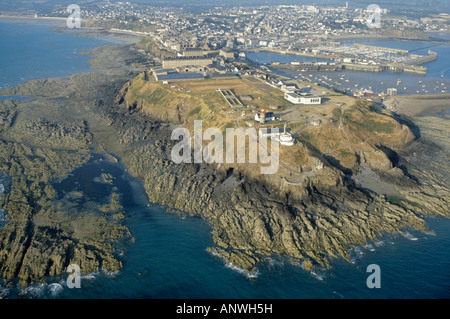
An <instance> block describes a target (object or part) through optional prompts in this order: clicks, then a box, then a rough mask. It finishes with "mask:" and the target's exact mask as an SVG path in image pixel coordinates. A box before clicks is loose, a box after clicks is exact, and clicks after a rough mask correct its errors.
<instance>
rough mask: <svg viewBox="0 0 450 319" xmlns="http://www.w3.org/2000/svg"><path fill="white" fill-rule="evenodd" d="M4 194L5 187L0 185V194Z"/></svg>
mask: <svg viewBox="0 0 450 319" xmlns="http://www.w3.org/2000/svg"><path fill="white" fill-rule="evenodd" d="M4 192H5V185H3V184H1V183H0V194H3V193H4Z"/></svg>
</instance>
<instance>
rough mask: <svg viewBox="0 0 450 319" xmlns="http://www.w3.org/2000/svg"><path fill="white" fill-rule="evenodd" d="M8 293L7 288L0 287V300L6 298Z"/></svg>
mask: <svg viewBox="0 0 450 319" xmlns="http://www.w3.org/2000/svg"><path fill="white" fill-rule="evenodd" d="M8 295H9V289H8V288H3V287H0V300H1V299H5V298H7V297H8Z"/></svg>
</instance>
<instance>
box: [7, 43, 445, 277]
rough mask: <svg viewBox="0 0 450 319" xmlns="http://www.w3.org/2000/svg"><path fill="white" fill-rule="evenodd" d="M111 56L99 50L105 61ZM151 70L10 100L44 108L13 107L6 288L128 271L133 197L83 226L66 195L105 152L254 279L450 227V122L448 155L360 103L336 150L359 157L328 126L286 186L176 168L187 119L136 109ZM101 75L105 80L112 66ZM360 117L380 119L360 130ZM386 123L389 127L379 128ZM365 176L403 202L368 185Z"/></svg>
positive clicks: (245, 171) (102, 206)
mask: <svg viewBox="0 0 450 319" xmlns="http://www.w3.org/2000/svg"><path fill="white" fill-rule="evenodd" d="M103 50H104V49H102V50H99V51H97V52H98V53H99V55H100V58H104V57H105V56H106V55H105V51H103ZM114 50H117V51H116V52H120V50H122V49H119V48H115V49H114ZM136 54H137V53H136ZM131 58H132V57H130V59H131ZM141 58H142V57H137V58H136V60H134V62H136V64H134V70H130V69H121V67H115V68H114V69H113V70H111V66H112V65H111V64H109V63H107V62H105V64H104V65H105V68H104V70H105V73H103V74H102V73H101V72H99V73H84V74H77V75H74V76H71V77H68V78H65V79H45V80H44V79H42V80H33V81H29V82H27V83H26V84H23V85H20V86H18V87H16V88H9V89H6V90H3V92H2V93H3V94H4V95H23V96H28V97H39V99H34V98H31V99H26V100H21V101H17V100H16V101H14V100H8V101H3V102H0V145H1V147H0V171H1V172H2V173H4V174H6V175H7V176H8V178H9V181H10V182H9V183H10V185H9V186H8V190H7V192H5V195H4V197H3V198H0V209H3V210H4V211H5V212H6V219H7V223H6V225H4V226H3V227H1V228H0V274H1V276H2V277H3V278H4V279H6V280H7V281H11V280H14V279H15V278H18V279H19V280H20V284H21V285H24V286H26V285H27V284H28V283H29V282H31V281H39V280H43V279H44V278H45V277H46V276H48V275H57V274H62V273H64V272H65V271H66V268H67V266H68V265H69V264H71V263H76V264H78V265H80V266H81V271H82V273H84V274H87V273H90V272H92V271H98V270H100V269H103V270H105V271H115V270H118V269H120V268H121V265H122V260H121V258H120V257H119V254H118V251H117V249H118V248H117V247H118V245H119V243H120V241H121V240H122V239H123V238H129V237H131V236H132V234H130V233H129V231H128V229H127V228H126V227H125V226H124V225H123V224H122V223H121V221H122V220H123V218H122V217H125V218H126V212H123V210H122V207H121V203H120V194H117V193H114V192H113V193H111V194H109V196H107V198H106V199H105V201H103V202H99V203H97V206H96V208H95V207H94V209H93V208H92V205H91V206H89V210H88V209H87V208H86V210H81V211H78V214H73V212H74V210H73V209H70V207H71V206H70V205H69V204H68V203H67V202H64V198H57V196H56V190H55V188H54V186H53V185H54V181H55V180H61V179H64V178H65V177H67V176H68V174H70V173H71V172H73V170H75V169H76V168H79V167H81V166H82V165H84V164H86V163H87V162H88V161H89V159H90V158H91V157H92V153H93V152H95V153H111V154H115V155H116V156H118V157H120V158H121V160H122V161H123V163H124V164H125V165H126V167H127V168H128V171H129V173H130V174H132V175H134V176H135V177H138V178H140V179H142V180H143V181H144V184H145V189H146V192H147V195H148V198H149V201H150V202H153V203H158V204H162V205H167V206H169V207H171V208H173V209H174V211H179V212H186V213H188V214H190V215H192V216H198V217H201V218H203V219H205V220H207V221H208V223H209V224H210V226H211V229H212V236H213V240H214V243H215V245H214V246H213V247H210V248H209V251H211V253H213V254H215V255H218V256H219V257H220V258H223V259H224V260H226V261H227V262H229V263H231V264H232V265H234V266H236V267H238V268H241V269H243V270H245V271H246V272H247V273H249V274H251V273H252V272H253V271H255V267H256V266H257V264H258V263H259V262H260V261H262V260H263V259H264V258H266V257H268V256H280V257H282V258H288V259H290V260H292V261H293V262H298V263H301V264H302V265H303V267H304V268H305V269H307V270H310V269H313V268H314V267H315V266H330V265H331V264H332V262H333V259H334V258H344V259H347V260H348V259H349V248H351V247H353V246H356V245H364V244H365V243H367V242H368V241H376V240H377V239H378V238H379V237H381V236H383V234H385V233H397V232H402V231H404V230H405V229H408V228H415V229H419V230H424V231H425V230H428V227H427V225H426V222H425V221H424V219H423V218H422V217H423V215H427V214H439V215H449V211H448V203H449V201H450V199H449V192H448V187H449V186H448V185H449V184H448V176H446V177H445V176H444V175H446V174H448V173H447V172H448V171H449V170H448V160H447V161H442V159H443V158H448V157H447V156H448V150H449V148H447V146H448V145H447V144H446V143H447V142H446V140H445V138H443V137H442V136H445V134H447V135H446V136H448V129H447V127H448V125H446V122H439V121H437V122H435V125H436V129H437V130H438V131H439V132H440V134H441V135H440V136H441V137H440V139H441V141H442V143H441V144H440V143H436V142H433V143H430V141H432V140H433V139H436V138H438V137H436V136H432V132H434V131H432V132H431V130H430V132H428V133H427V134H425V133H424V132H422V135H420V136H417V135H415V134H413V130H411V129H410V127H409V126H408V125H407V123H402V122H401V121H400V120H398V119H396V118H395V117H394V116H391V115H386V114H384V115H383V114H381V115H380V114H378V113H376V111H374V110H371V109H370V108H369V107H366V106H363V105H356V106H355V107H350V108H348V109H347V110H344V112H343V113H342V114H341V116H342V118H343V119H344V121H347V122H346V123H347V125H346V130H344V131H343V133H341V134H347V137H346V138H347V139H346V141H345V144H342V145H340V146H339V145H334V146H333V150H334V149H338V146H339V147H342V148H343V147H344V146H345V147H347V148H348V147H350V146H349V145H352V146H351V147H350V148H349V149H348V150H347V152H335V153H333V152H331V151H330V150H331V148H330V147H331V146H332V145H331V144H326V143H322V141H323V137H321V134H322V135H324V136H326V135H327V134H330V133H331V134H333V132H334V133H335V132H338V130H339V128H338V127H337V125H336V123H334V124H333V123H332V124H330V125H331V126H323V127H322V128H321V129H319V130H317V131H316V133H315V135H314V136H312V135H311V134H312V133H311V132H310V133H311V134H310V135H305V136H304V137H305V138H304V139H303V145H306V147H305V148H304V149H303V150H302V151H299V152H298V153H296V154H298V157H301V158H303V159H304V161H305V163H306V164H307V165H306V164H305V165H304V167H303V169H298V172H293V171H292V170H291V169H290V168H291V166H289V165H291V163H292V162H291V160H292V159H290V158H286V159H285V160H286V164H287V165H286V167H285V166H280V170H279V172H278V173H277V174H273V175H264V176H263V175H261V174H259V169H258V166H257V165H246V164H236V165H231V164H228V165H214V164H175V163H174V162H173V161H172V160H171V156H170V153H171V149H172V147H173V146H174V145H175V141H172V140H171V133H172V130H173V128H175V127H177V125H180V121H172V122H171V121H170V118H167V119H165V121H163V120H164V119H162V118H161V117H158V116H156V115H157V114H152V112H151V110H148V109H147V110H146V111H145V112H143V111H142V108H141V107H130V106H133V105H134V101H130V100H129V97H127V92H128V90H129V89H130V82H129V80H130V79H131V78H134V77H135V76H136V74H135V73H133V72H136V71H138V70H139V69H140V71H142V70H144V69H145V67H146V66H145V63H143V62H142V60H139V59H141ZM131 60H132V59H131ZM131 60H128V62H126V61H123V62H124V63H129V62H130V61H131ZM105 61H106V60H105ZM115 61H116V62H117V60H115ZM93 63H94V64H93V65H96V66H97V67H98V69H99V70H101V69H102V68H101V66H102V63H100V61H99V60H97V61H95V62H93ZM133 74H134V75H133ZM131 75H133V76H131ZM138 76H142V74H141V75H138ZM141 106H142V105H141ZM192 107H194V106H192ZM189 111H190V110H185V114H190V112H189ZM366 116H371V117H369V118H368V117H366ZM175 118H178V119H179V117H178V116H177V117H175ZM359 119H369V121H368V122H367V123H366V122H364V123H366V124H367V125H365V126H364V127H363V128H361V126H358V120H359ZM373 119H377V123H384V124H383V125H381V126H376V127H375V129H374V127H372V126H370V125H371V124H373V122H372V121H370V120H373ZM378 120H379V121H378ZM443 121H446V120H443ZM369 124H370V125H369ZM370 129H372V133H371V132H370ZM377 130H378V131H377ZM386 130H387V131H386ZM391 130H392V131H391ZM352 132H353V133H352ZM355 132H358V133H355ZM374 132H375V133H374ZM360 133H364V134H366V136H360ZM335 136H336V135H335ZM393 136H394V138H392V137H393ZM306 137H308V138H306ZM339 137H340V135H337V137H336V142H337V141H338V140H339ZM357 137H359V138H357ZM371 137H374V138H373V139H371V140H370V141H372V142H373V143H370V142H369V141H368V139H369V138H371ZM438 139H439V138H438ZM316 142H317V143H316ZM330 143H331V141H330ZM444 144H445V145H444ZM325 150H328V151H327V152H325ZM333 154H334V155H333ZM282 155H283V153H282ZM325 155H326V156H325ZM440 159H441V160H440ZM282 160H283V158H282ZM317 160H319V161H320V162H321V163H322V165H320V169H317V170H316V173H317V174H306V175H305V174H303V175H300V173H302V170H303V173H304V172H305V171H307V169H306V166H313V165H316V164H314V163H317ZM365 165H366V166H365ZM363 167H369V168H370V170H371V171H373V172H374V173H375V174H376V175H377V176H378V177H379V178H380V183H387V184H389V185H391V186H392V187H393V188H395V194H380V193H377V192H375V191H373V190H371V189H369V188H366V187H364V183H363V182H361V183H359V182H358V183H357V182H355V180H354V179H353V176H354V175H357V172H358V171H359V170H360V169H361V168H363ZM297 173H298V174H297ZM443 176H444V177H443ZM299 177H301V180H300V179H299ZM72 195H73V196H72V198H73V197H79V196H80V194H72ZM81 196H82V194H81ZM66 199H67V198H66ZM69 199H70V196H69ZM124 258H126V255H125V257H124Z"/></svg>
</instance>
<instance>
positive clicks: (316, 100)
mask: <svg viewBox="0 0 450 319" xmlns="http://www.w3.org/2000/svg"><path fill="white" fill-rule="evenodd" d="M266 83H267V84H268V85H270V86H272V87H275V88H277V89H279V90H281V91H283V92H284V98H285V99H286V100H288V101H289V102H291V103H292V104H303V105H307V104H321V103H322V98H321V97H320V96H317V95H314V94H311V93H308V92H304V90H301V89H300V88H299V87H298V86H297V85H296V84H294V83H284V82H283V81H278V82H274V81H267V82H266Z"/></svg>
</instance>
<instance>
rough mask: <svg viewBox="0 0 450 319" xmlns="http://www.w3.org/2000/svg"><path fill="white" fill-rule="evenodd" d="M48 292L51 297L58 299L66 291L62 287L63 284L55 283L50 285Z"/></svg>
mask: <svg viewBox="0 0 450 319" xmlns="http://www.w3.org/2000/svg"><path fill="white" fill-rule="evenodd" d="M47 290H48V293H49V295H51V296H52V297H56V296H58V295H59V294H60V293H61V292H62V291H63V290H64V287H63V286H62V284H60V283H56V282H55V283H52V284H49V285H48V287H47Z"/></svg>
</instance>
